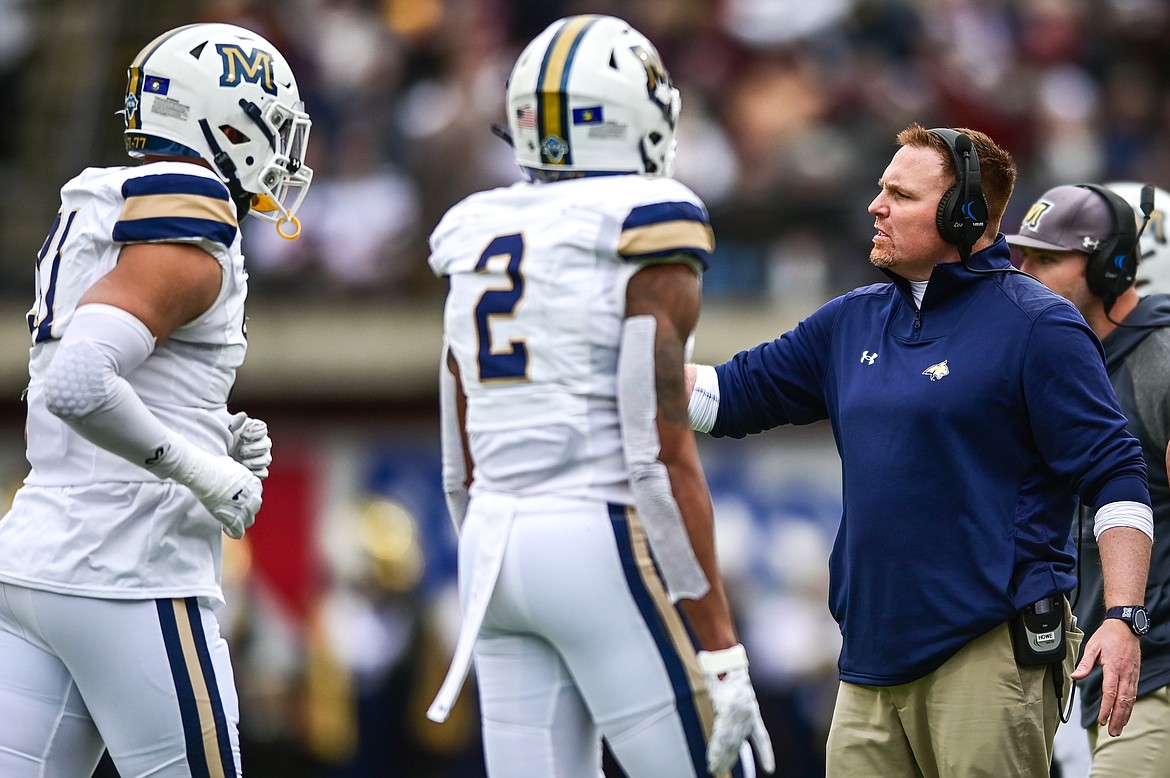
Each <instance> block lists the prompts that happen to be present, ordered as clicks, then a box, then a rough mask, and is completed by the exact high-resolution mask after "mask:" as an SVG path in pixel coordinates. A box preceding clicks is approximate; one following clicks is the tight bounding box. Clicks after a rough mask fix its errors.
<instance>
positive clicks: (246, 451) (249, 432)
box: [228, 411, 272, 481]
mask: <svg viewBox="0 0 1170 778" xmlns="http://www.w3.org/2000/svg"><path fill="white" fill-rule="evenodd" d="M228 429H229V430H231V433H232V445H231V448H229V449H228V454H229V455H230V456H231V458H232V459H234V460H236V461H237V462H239V463H240V464H241V465H243V466H244V467H246V468H248V469H249V470H251V471H252V474H253V475H254V476H256V477H257V478H259V479H260V480H261V481H263V480H264V479H265V478H267V477H268V466H269V465H271V464H272V438H270V437H268V425H267V424H265V423H264V422H263V421H261V420H260V419H252V418H249V417H248V414H246V413H244V412H243V411H241V412H240V413H237V414H236V415H234V416H232V420H231V422H230V423H229V424H228Z"/></svg>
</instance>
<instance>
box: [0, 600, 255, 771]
mask: <svg viewBox="0 0 1170 778" xmlns="http://www.w3.org/2000/svg"><path fill="white" fill-rule="evenodd" d="M239 718H240V716H239V702H238V700H237V698H236V691H235V681H234V679H233V677H232V669H231V663H230V660H229V658H228V649H227V643H226V642H224V640H223V639H222V638H221V637H220V634H219V622H218V621H216V619H215V616H214V614H213V613H212V611H211V610H210V609H209V608H206V607H204V606H201V605H199V604H198V603H197V602H196V601H195V599H194V598H189V599H177V600H102V599H95V598H91V597H72V596H67V595H61V594H53V593H51V592H44V591H39V590H36V589H26V588H24V587H21V586H13V585H10V584H4V583H0V722H3V723H2V724H0V776H4V778H88V776H90V775H92V774H93V771H94V768H95V767H96V766H97V763H98V760H99V759H101V755H102V750H103V749H104V748H108V749H109V751H110V756H111V757H112V758H113V760H114V763H115V764H116V765H117V767H118V772H119V773H120V774H121V775H122V778H139V776H147V775H149V776H151V778H204V777H208V778H236V777H237V776H239V775H240V746H239V734H238V725H239Z"/></svg>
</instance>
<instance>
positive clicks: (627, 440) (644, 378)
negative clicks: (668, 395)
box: [618, 316, 710, 602]
mask: <svg viewBox="0 0 1170 778" xmlns="http://www.w3.org/2000/svg"><path fill="white" fill-rule="evenodd" d="M655 330H656V322H655V320H654V317H653V316H634V317H631V318H628V319H626V321H625V323H624V324H623V325H622V339H621V347H620V353H619V356H618V412H619V414H620V416H621V423H622V424H621V426H622V447H623V449H624V450H625V455H626V470H627V472H628V473H629V476H630V488H631V489H632V490H633V492H634V505H635V507H636V508H637V509H638V513H639V515H640V516H641V517H642V521H643V522H644V524H645V529H646V538H647V540H649V541H650V548H651V550H652V551H653V552H654V557H655V559H657V560H658V565H659V567H660V568H661V570H662V578H663V581H664V582H665V583H666V588H667V590H668V591H669V592H670V597H671V599H672V600H673V601H676V602H677V601H678V600H679V599H682V598H684V597H685V598H689V599H696V600H697V599H699V598H700V597H702V596H703V595H704V594H706V593H707V590H708V589H709V588H710V584H709V582H708V581H707V576H706V575H705V574H704V573H703V568H702V567H701V566H700V565H699V560H698V559H696V558H695V551H694V549H693V548H692V547H691V541H690V537H689V536H688V535H687V531H686V527H685V526H684V525H683V519H682V514H681V513H680V511H679V508H678V502H677V501H676V500H675V499H674V492H673V491H672V489H671V487H670V475H669V474H668V473H667V472H666V465H664V464H662V462H661V461H660V460H659V459H658V452H659V450H660V441H659V439H658V427H657V422H656V416H657V413H658V400H657V398H658V393H657V391H656V388H655V380H654V334H655Z"/></svg>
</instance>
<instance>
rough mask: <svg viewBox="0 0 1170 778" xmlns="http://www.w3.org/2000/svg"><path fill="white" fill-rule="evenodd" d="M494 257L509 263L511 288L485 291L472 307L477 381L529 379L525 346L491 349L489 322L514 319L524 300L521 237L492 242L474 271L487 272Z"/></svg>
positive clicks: (518, 343) (519, 342)
mask: <svg viewBox="0 0 1170 778" xmlns="http://www.w3.org/2000/svg"><path fill="white" fill-rule="evenodd" d="M496 257H501V258H504V257H506V258H507V260H508V266H507V269H506V272H507V274H508V280H509V281H510V282H511V286H509V287H508V288H506V289H501V288H498V289H488V290H487V291H485V292H484V293H483V294H482V295H481V296H480V298H479V302H478V303H476V304H475V334H476V337H477V339H478V341H479V380H480V381H507V380H516V379H524V378H525V377H526V376H527V375H528V346H527V345H526V344H525V343H524V342H523V341H522V340H509V341H508V345H507V348H506V349H496V348H494V347H493V345H492V332H491V321H492V317H495V316H514V315H515V313H516V306H517V305H519V304H520V299H521V298H522V297H523V296H524V276H523V275H522V274H521V273H520V263H521V262H522V261H523V260H524V236H522V235H520V234H513V235H501V236H499V237H497V238H495V239H494V240H493V241H492V242H491V243H489V244H488V247H487V248H486V249H484V252H483V253H482V254H480V256H479V261H478V262H476V263H475V271H476V272H477V273H483V272H487V271H488V262H490V261H491V260H492V259H494V258H496Z"/></svg>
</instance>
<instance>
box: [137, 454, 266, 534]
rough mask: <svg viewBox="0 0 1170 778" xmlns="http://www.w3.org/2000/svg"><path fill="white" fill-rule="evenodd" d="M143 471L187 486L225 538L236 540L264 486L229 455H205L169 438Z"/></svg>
mask: <svg viewBox="0 0 1170 778" xmlns="http://www.w3.org/2000/svg"><path fill="white" fill-rule="evenodd" d="M147 469H149V470H150V471H151V472H153V473H155V474H156V475H159V476H161V477H163V478H171V479H174V480H175V481H178V482H179V483H181V484H183V485H184V486H187V487H189V488H190V489H191V491H192V492H194V493H195V496H196V497H198V498H199V502H201V503H203V505H204V507H206V508H207V510H209V511H211V515H212V516H214V517H215V518H216V519H217V520H218V521H219V523H220V524H222V525H223V531H224V532H225V533H226V534H227V535H228V536H229V537H232V538H235V539H236V540H239V539H240V538H242V537H244V530H246V529H248V527H251V526H252V524H254V523H255V521H256V513H257V512H258V511H259V510H260V504H261V502H262V501H263V500H262V495H263V491H264V487H263V486H262V485H261V483H260V479H259V478H257V477H256V476H255V475H253V473H252V471H251V470H249V469H248V468H247V467H245V466H244V465H242V464H240V463H239V462H237V461H236V460H234V459H232V458H231V457H230V456H227V455H222V456H216V455H214V454H209V453H207V452H206V451H204V450H203V449H200V448H197V447H195V446H193V445H191V444H190V443H188V442H187V441H186V440H184V439H182V438H178V437H172V438H171V440H169V441H167V444H166V445H165V446H164V447H162V448H160V449H159V450H158V451H157V452H156V454H155V456H154V457H153V458H152V460H151V461H149V462H147Z"/></svg>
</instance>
